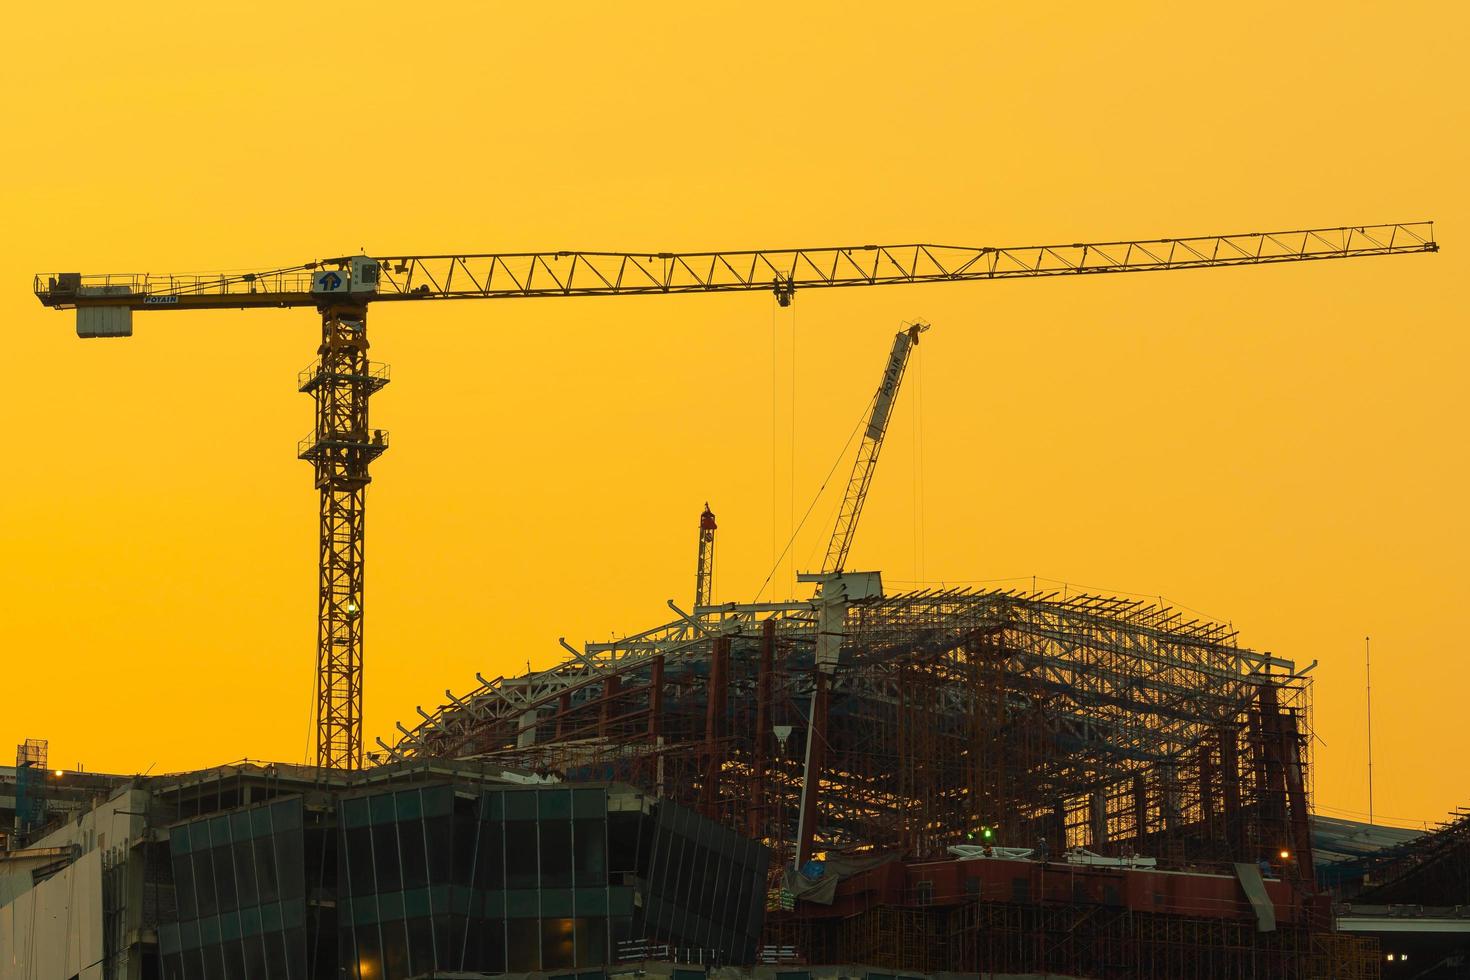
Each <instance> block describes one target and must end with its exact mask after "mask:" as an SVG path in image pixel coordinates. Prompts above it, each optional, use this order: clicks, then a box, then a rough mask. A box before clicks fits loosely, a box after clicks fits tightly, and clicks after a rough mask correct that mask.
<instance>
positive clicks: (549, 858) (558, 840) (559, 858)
mask: <svg viewBox="0 0 1470 980" xmlns="http://www.w3.org/2000/svg"><path fill="white" fill-rule="evenodd" d="M540 832H541V833H540V836H541V886H542V887H543V888H570V887H571V885H572V822H571V821H570V820H543V821H542V822H541V827H540Z"/></svg>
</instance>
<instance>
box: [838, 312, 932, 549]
mask: <svg viewBox="0 0 1470 980" xmlns="http://www.w3.org/2000/svg"><path fill="white" fill-rule="evenodd" d="M928 329H929V324H927V323H915V324H913V325H912V326H909V327H906V328H904V329H903V330H900V331H899V332H898V334H897V335H896V336H895V337H894V338H893V349H892V350H891V351H890V352H889V354H888V361H887V363H886V364H884V366H883V378H882V379H881V380H880V381H879V382H878V391H877V393H876V394H874V395H873V402H872V408H871V409H870V410H869V412H868V424H867V425H866V426H864V428H863V438H862V442H860V443H858V453H857V459H856V460H854V461H853V464H852V475H851V476H850V477H848V480H847V492H846V493H844V494H843V496H842V506H841V508H839V509H838V511H837V523H836V525H835V526H833V528H832V538H831V540H830V541H828V542H827V557H826V559H825V560H824V561H823V562H822V571H823V572H824V573H826V572H840V571H842V570H843V567H844V566H845V565H846V563H847V553H848V551H849V550H851V548H852V539H853V535H854V534H856V533H857V525H858V518H860V517H862V514H863V504H864V502H866V501H867V499H868V487H869V485H870V484H872V482H873V471H874V470H875V469H877V466H878V453H879V452H880V451H881V450H882V449H883V438H884V436H886V435H887V434H888V420H889V419H890V418H892V417H893V402H894V400H895V399H896V398H898V389H899V387H900V386H901V385H902V384H903V374H904V370H905V369H906V368H907V367H908V363H909V354H911V353H913V349H914V347H915V346H917V345H918V343H919V334H921V333H923V332H924V331H925V330H928Z"/></svg>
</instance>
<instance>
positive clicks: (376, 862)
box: [372, 823, 403, 893]
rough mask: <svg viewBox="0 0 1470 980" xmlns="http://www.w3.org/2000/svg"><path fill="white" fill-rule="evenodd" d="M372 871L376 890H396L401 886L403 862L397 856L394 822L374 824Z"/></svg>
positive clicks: (396, 829) (396, 836)
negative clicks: (375, 879)
mask: <svg viewBox="0 0 1470 980" xmlns="http://www.w3.org/2000/svg"><path fill="white" fill-rule="evenodd" d="M372 835H373V871H374V873H375V876H376V878H377V886H376V887H377V890H378V892H380V893H381V892H392V891H397V890H398V889H400V888H402V887H403V862H402V860H400V858H399V856H398V827H397V825H396V824H391V823H386V824H374V825H373V828H372Z"/></svg>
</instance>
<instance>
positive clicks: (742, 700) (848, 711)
mask: <svg viewBox="0 0 1470 980" xmlns="http://www.w3.org/2000/svg"><path fill="white" fill-rule="evenodd" d="M818 601H820V600H818ZM818 601H813V602H784V603H759V604H752V605H736V604H729V605H723V606H713V607H705V608H702V609H697V610H695V612H694V614H692V615H684V614H681V615H680V616H679V618H678V619H676V620H674V621H673V622H670V623H668V624H665V625H663V626H661V627H658V628H656V629H653V630H649V631H646V632H643V633H638V634H635V635H633V636H630V637H626V638H624V639H622V640H618V641H613V642H609V643H595V644H588V645H587V646H586V647H585V648H584V649H583V650H581V651H578V650H575V649H574V648H572V647H570V646H569V645H566V644H565V643H564V646H565V648H566V650H567V651H568V653H569V654H570V658H569V659H567V660H566V661H565V662H563V663H561V664H559V665H558V666H556V667H553V668H551V669H549V670H544V671H539V672H535V673H532V674H528V675H525V676H521V677H513V678H496V679H494V680H486V679H484V678H480V682H481V683H480V686H479V688H478V689H477V690H475V691H473V692H472V693H470V694H468V695H466V696H463V697H455V696H453V695H450V694H449V692H446V695H447V696H448V698H449V700H448V701H447V702H446V703H445V704H444V705H442V706H441V707H440V708H439V709H438V710H437V711H435V712H433V713H429V712H425V711H423V709H419V710H420V715H421V717H422V721H421V722H420V724H418V725H417V726H416V727H414V728H412V729H409V728H407V727H405V726H402V725H400V726H399V727H400V732H401V738H400V739H399V740H398V741H397V742H396V743H395V744H393V745H388V744H387V743H384V742H382V740H379V744H380V745H381V746H382V747H383V748H384V750H385V751H386V752H387V753H388V754H389V755H390V756H391V757H393V758H407V757H414V756H421V755H426V756H444V757H483V758H489V759H493V760H494V761H496V762H497V763H499V764H502V765H510V766H520V767H525V768H529V769H532V770H535V771H540V772H554V773H557V774H559V775H561V776H563V777H565V778H570V779H609V778H615V779H620V780H625V781H630V782H633V783H635V784H637V785H640V786H642V787H644V788H646V789H648V790H650V791H654V792H659V793H662V794H664V795H667V796H670V797H672V798H675V799H678V800H681V801H683V802H685V803H686V804H688V805H691V806H696V807H698V808H700V809H702V810H703V811H704V812H705V813H707V814H709V815H711V816H715V817H719V818H721V819H724V820H726V821H727V822H728V823H730V824H731V825H732V826H735V827H738V828H740V829H742V830H743V831H744V832H746V833H747V834H749V835H750V836H753V837H757V838H760V839H763V840H765V841H767V842H768V843H770V844H771V845H772V846H774V847H776V848H778V850H782V851H783V852H785V851H786V850H787V849H788V845H789V844H790V843H792V842H793V841H794V839H795V836H796V823H795V822H796V817H797V811H798V806H799V793H800V788H801V782H802V775H803V772H802V760H803V759H804V758H808V754H807V746H806V745H805V744H804V742H805V741H806V735H805V733H806V731H807V730H808V725H807V717H806V712H807V711H808V710H816V711H820V712H822V713H823V715H824V718H823V719H821V723H819V724H816V725H814V726H812V730H813V731H815V732H816V735H815V738H814V743H813V746H812V748H813V749H814V750H815V751H814V752H813V753H812V754H811V756H810V758H813V759H814V760H815V761H814V762H813V763H812V764H814V765H815V767H816V770H817V771H818V773H819V776H818V778H819V784H820V792H819V794H818V799H817V803H816V819H815V821H814V833H813V841H814V847H815V850H816V851H818V852H821V851H834V852H848V853H863V852H868V851H872V850H890V849H896V850H900V851H902V852H903V853H906V854H909V855H911V856H916V857H928V856H933V855H940V854H943V852H944V849H945V847H947V846H948V845H950V844H954V843H956V842H959V841H962V840H963V839H964V838H965V836H966V835H967V834H969V833H972V832H974V831H975V830H976V829H977V828H978V827H980V826H982V825H983V826H989V827H993V828H995V830H996V833H997V834H998V837H999V839H1000V840H1002V841H1006V842H1011V843H1020V844H1021V845H1023V846H1025V845H1029V844H1032V843H1034V842H1036V841H1038V840H1039V839H1044V840H1046V841H1047V842H1048V845H1049V846H1051V847H1053V848H1055V849H1056V850H1057V852H1058V853H1059V852H1060V850H1061V849H1063V848H1065V847H1069V846H1079V845H1080V846H1086V847H1088V848H1090V849H1092V850H1096V851H1103V852H1107V851H1109V850H1114V851H1116V850H1118V849H1123V848H1127V849H1134V850H1138V851H1140V852H1143V853H1151V854H1155V855H1157V856H1158V857H1160V859H1161V860H1163V861H1165V862H1167V863H1170V864H1173V865H1177V866H1182V865H1186V864H1189V865H1200V864H1218V863H1225V862H1230V861H1235V860H1249V861H1252V862H1254V861H1256V860H1258V859H1259V858H1261V857H1262V856H1263V855H1266V854H1270V855H1279V854H1280V853H1282V852H1285V853H1286V854H1287V855H1288V859H1286V860H1284V861H1280V860H1278V863H1281V864H1283V865H1284V866H1285V867H1284V869H1283V870H1284V871H1289V873H1290V874H1292V875H1293V876H1294V877H1300V879H1301V880H1303V881H1308V882H1309V881H1310V880H1311V874H1310V869H1311V840H1310V835H1309V833H1308V830H1307V824H1306V813H1307V801H1308V793H1309V788H1310V787H1309V783H1308V780H1307V777H1306V772H1307V768H1306V763H1307V759H1306V751H1307V740H1308V729H1307V723H1306V722H1307V719H1306V713H1305V711H1306V704H1307V695H1308V683H1307V680H1306V677H1305V676H1304V673H1305V672H1303V671H1298V670H1297V669H1296V668H1295V666H1294V665H1293V664H1292V663H1291V662H1290V661H1288V660H1285V659H1282V658H1279V657H1274V656H1271V655H1269V654H1263V653H1257V652H1254V651H1251V650H1248V649H1245V648H1242V647H1240V646H1239V645H1238V644H1237V643H1236V636H1235V634H1234V632H1233V631H1232V630H1231V629H1230V628H1229V627H1227V626H1223V625H1221V624H1217V623H1212V622H1207V621H1202V620H1195V619H1186V618H1185V617H1184V616H1182V615H1181V614H1179V613H1177V612H1175V611H1173V610H1171V609H1168V608H1164V607H1161V606H1156V605H1151V604H1148V603H1145V602H1142V601H1138V600H1132V599H1122V598H1110V597H1105V596H1094V595H1070V596H1062V595H1058V594H1053V593H1045V594H1042V593H1020V592H1014V591H970V590H942V591H922V592H912V593H906V594H902V595H896V596H890V597H886V598H872V599H866V600H859V601H855V602H853V603H851V605H850V606H849V607H848V609H847V613H846V619H845V626H844V635H843V637H842V646H841V654H840V662H839V665H838V667H837V669H836V670H835V671H834V672H833V673H832V675H831V678H830V681H829V682H828V684H827V685H826V687H827V688H828V690H827V696H826V697H824V698H820V699H816V700H815V701H814V699H813V698H812V692H813V690H814V687H816V686H817V684H818V681H817V678H818V676H819V674H820V671H819V670H818V669H817V667H816V664H815V645H816V638H817V637H816V626H815V624H816V620H817V603H818ZM809 705H814V707H809ZM787 726H789V728H787ZM780 729H786V730H788V731H789V732H790V733H791V734H789V735H787V736H785V737H784V738H783V737H782V736H781V734H780V732H779V730H780ZM787 741H789V742H790V744H783V743H784V742H787ZM1273 859H1274V858H1273ZM778 863H779V862H778Z"/></svg>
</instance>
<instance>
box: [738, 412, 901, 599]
mask: <svg viewBox="0 0 1470 980" xmlns="http://www.w3.org/2000/svg"><path fill="white" fill-rule="evenodd" d="M877 400H878V395H877V394H876V393H874V395H873V397H872V398H871V399H869V400H868V405H867V407H866V408H865V409H863V412H862V414H861V415H859V416H858V420H857V424H856V425H854V426H853V427H852V431H851V432H850V433H848V435H847V441H846V442H844V443H843V444H842V450H841V451H840V452H838V454H837V458H836V459H834V460H832V466H831V468H830V469H828V470H827V475H826V476H824V477H823V478H822V485H821V486H819V487H817V492H816V493H815V494H813V495H812V502H811V503H810V504H807V508H806V511H805V512H804V513H803V514H802V515H801V521H800V522H799V523H798V524H797V525H796V528H795V529H794V530H793V531H792V532H791V537H790V538H788V539H787V540H786V547H784V548H782V549H781V554H780V555H778V556H776V558H775V560H774V561H772V562H771V570H770V572H769V573H767V575H766V579H765V581H764V582H762V583H761V587H760V588H759V589H757V590H756V593H755V594H756V598H757V599H758V598H760V595H761V593H763V592H765V590H766V586H767V585H769V584H770V582H771V579H772V578H773V577H774V576H775V574H776V572H777V571H779V570H780V568H781V562H783V561H785V560H786V554H787V552H789V551H790V550H791V546H792V545H794V544H795V543H796V536H797V535H798V534H799V533H801V529H802V528H803V527H805V526H806V522H807V520H808V518H810V517H811V516H812V511H813V510H815V509H816V506H817V502H818V501H820V500H821V499H822V494H823V493H824V492H825V491H826V489H827V485H828V484H829V483H831V482H832V475H833V474H834V473H836V472H837V467H839V466H841V465H842V461H843V460H844V459H846V458H847V451H848V449H850V448H851V447H852V443H853V440H854V439H856V438H857V435H858V433H859V432H861V431H863V426H864V424H865V423H866V422H867V420H868V417H869V416H870V415H872V414H873V405H874V403H875V402H877ZM839 503H840V501H839ZM771 525H772V527H773V528H774V527H775V522H774V521H772V522H771ZM792 560H793V561H795V557H794V556H793V558H792ZM774 598H775V595H774V593H773V594H772V599H774Z"/></svg>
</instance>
